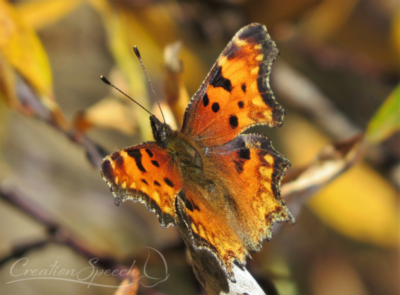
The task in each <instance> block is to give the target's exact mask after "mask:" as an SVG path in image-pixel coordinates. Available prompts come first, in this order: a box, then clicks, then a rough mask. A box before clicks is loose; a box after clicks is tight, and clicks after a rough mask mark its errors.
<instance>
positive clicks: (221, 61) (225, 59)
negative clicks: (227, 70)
mask: <svg viewBox="0 0 400 295" xmlns="http://www.w3.org/2000/svg"><path fill="white" fill-rule="evenodd" d="M227 60H228V58H227V57H226V56H223V57H221V59H220V60H219V61H218V65H219V66H221V67H222V66H223V65H225V64H226V61H227Z"/></svg>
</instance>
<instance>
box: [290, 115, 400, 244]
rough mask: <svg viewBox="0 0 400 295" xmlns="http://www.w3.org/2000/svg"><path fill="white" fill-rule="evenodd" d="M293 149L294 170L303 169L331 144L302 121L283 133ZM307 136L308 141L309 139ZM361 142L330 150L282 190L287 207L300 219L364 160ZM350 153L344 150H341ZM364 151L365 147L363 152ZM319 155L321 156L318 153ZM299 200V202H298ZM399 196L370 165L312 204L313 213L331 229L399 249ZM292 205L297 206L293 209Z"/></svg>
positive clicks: (362, 166) (359, 168) (292, 123)
mask: <svg viewBox="0 0 400 295" xmlns="http://www.w3.org/2000/svg"><path fill="white" fill-rule="evenodd" d="M282 131H283V133H284V135H285V136H284V139H285V140H287V141H288V142H291V143H293V142H295V143H296V144H295V145H293V144H288V145H287V150H286V152H285V154H286V155H287V156H288V157H289V159H290V160H291V161H292V163H293V164H294V165H296V163H302V164H304V159H307V158H309V157H310V155H311V154H312V153H313V151H315V149H316V148H318V149H319V147H320V146H322V145H324V143H325V142H326V141H327V140H328V139H327V138H326V137H325V136H323V135H322V134H321V133H320V132H318V131H317V130H316V129H315V128H314V127H313V126H312V125H311V124H310V123H307V122H306V121H305V120H304V119H301V118H299V117H297V118H296V117H293V116H291V118H290V119H289V118H288V120H286V122H285V128H283V129H282ZM305 134H306V136H305ZM360 143H361V142H360V141H358V140H357V138H354V139H353V141H349V142H348V143H347V144H345V145H342V144H341V145H337V144H336V145H333V146H331V147H329V146H328V149H325V150H326V151H329V150H331V152H328V153H327V152H322V153H319V156H318V157H317V160H315V161H314V162H313V163H312V164H311V165H310V166H308V167H307V168H305V169H303V170H300V172H299V173H298V174H299V176H297V178H296V175H295V176H294V177H293V178H294V179H295V180H292V181H290V182H288V183H286V184H284V185H283V186H282V194H283V195H284V196H285V199H287V200H288V206H289V208H291V210H292V211H293V212H294V214H296V213H298V212H299V210H300V204H301V203H302V202H304V201H305V199H307V198H308V197H310V195H312V194H314V193H316V191H317V190H319V189H321V188H322V186H323V185H324V184H326V183H328V182H329V181H330V180H332V179H333V178H334V177H336V176H338V175H339V174H340V173H343V171H345V170H346V169H348V168H349V167H350V165H352V164H354V162H355V161H356V160H357V159H358V157H360V156H361V155H362V154H359V151H360V150H359V148H357V145H360ZM341 146H342V147H346V148H345V149H343V148H339V149H338V147H341ZM360 147H361V146H360ZM314 154H316V153H314ZM297 198H298V200H296V199H297ZM396 200H397V193H396V190H395V189H394V188H393V186H392V185H391V184H390V183H389V182H387V181H386V180H385V179H384V178H383V177H382V176H381V175H379V174H378V173H377V172H375V171H374V170H373V169H372V168H371V167H369V166H368V165H367V164H365V163H361V164H359V165H357V166H355V167H354V168H352V169H351V170H350V171H348V172H347V173H346V174H344V175H341V177H339V178H338V179H337V180H335V181H334V182H332V183H331V184H329V185H328V186H326V187H325V188H324V189H323V190H322V191H321V192H320V193H318V194H317V195H315V196H313V198H312V199H310V201H309V202H308V205H309V206H310V208H311V209H312V211H313V212H314V213H315V214H316V215H317V216H318V217H319V218H320V219H321V220H322V221H323V222H324V223H325V224H326V225H328V226H329V227H331V228H333V229H335V230H336V231H338V232H339V233H341V234H343V235H345V236H347V237H349V238H352V239H355V240H358V241H362V242H367V243H372V244H375V245H379V246H394V245H397V244H398V241H399V231H398V223H399V214H398V209H397V208H398V207H397V205H396ZM291 203H292V204H291Z"/></svg>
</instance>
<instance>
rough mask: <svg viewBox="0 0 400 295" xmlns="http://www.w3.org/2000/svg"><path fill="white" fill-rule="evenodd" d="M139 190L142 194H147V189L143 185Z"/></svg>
mask: <svg viewBox="0 0 400 295" xmlns="http://www.w3.org/2000/svg"><path fill="white" fill-rule="evenodd" d="M140 190H141V191H142V192H144V193H145V194H147V193H148V192H149V190H148V189H147V187H145V186H144V185H143V186H142V187H141V188H140Z"/></svg>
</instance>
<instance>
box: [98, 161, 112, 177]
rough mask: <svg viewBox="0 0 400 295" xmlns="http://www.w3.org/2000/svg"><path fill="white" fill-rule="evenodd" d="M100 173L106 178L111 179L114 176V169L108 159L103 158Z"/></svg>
mask: <svg viewBox="0 0 400 295" xmlns="http://www.w3.org/2000/svg"><path fill="white" fill-rule="evenodd" d="M101 173H102V174H103V175H104V176H105V178H107V179H113V178H114V171H113V168H112V166H111V162H110V160H105V161H104V162H103V163H102V164H101Z"/></svg>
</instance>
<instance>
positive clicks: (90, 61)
mask: <svg viewBox="0 0 400 295" xmlns="http://www.w3.org/2000/svg"><path fill="white" fill-rule="evenodd" d="M252 22H259V23H263V24H265V25H266V26H267V28H268V31H269V33H270V35H271V37H272V39H273V40H275V41H276V43H277V46H278V48H279V50H280V52H281V54H280V56H279V57H278V59H277V61H276V62H275V63H274V66H273V68H272V74H271V83H272V89H273V91H274V93H275V96H276V98H277V100H278V102H279V103H280V104H281V105H282V106H283V107H284V108H285V110H286V118H285V121H284V126H283V127H282V128H279V129H276V130H272V129H269V128H267V127H265V128H264V127H262V128H261V127H258V128H255V129H252V130H250V131H249V132H262V133H265V134H267V135H268V137H270V138H271V139H272V140H273V144H274V147H275V148H276V149H277V150H278V151H280V152H281V153H283V154H284V155H286V157H288V158H289V159H290V161H291V163H292V168H291V169H292V170H291V171H292V172H293V171H294V172H295V171H302V170H301V169H303V168H304V167H308V166H307V165H311V163H315V162H313V159H315V157H316V155H318V153H319V151H320V150H321V149H322V148H324V147H325V146H327V145H328V144H330V143H332V142H337V141H340V140H347V139H349V138H352V137H353V136H355V135H357V134H359V133H362V132H367V133H366V134H367V135H366V144H365V148H364V151H363V153H362V156H360V157H359V158H358V161H354V163H353V162H351V163H346V165H347V166H346V167H347V168H349V169H348V171H346V172H345V173H339V174H341V175H339V176H338V177H337V178H336V179H335V180H333V178H334V176H337V175H334V176H333V175H331V177H330V179H329V180H332V181H327V182H329V183H322V184H321V185H320V186H318V187H317V189H315V190H314V191H313V193H312V194H310V195H309V196H308V197H307V198H305V199H304V200H303V201H302V203H301V210H300V209H299V212H298V213H296V214H297V216H296V219H297V223H296V224H295V225H294V226H291V225H285V226H284V227H283V228H282V229H281V230H279V232H278V233H277V234H276V235H275V237H274V238H273V240H272V241H271V242H264V244H263V249H262V251H261V252H259V253H254V254H253V255H252V257H253V260H252V261H248V269H249V271H250V272H251V273H252V274H253V276H254V277H255V279H256V280H257V282H258V283H259V284H260V286H261V287H262V288H263V289H264V290H265V292H266V293H267V294H268V295H271V294H280V295H300V294H315V295H336V294H342V295H347V294H348V295H373V294H376V295H378V294H379V295H382V294H385V295H392V294H393V295H395V294H399V292H400V287H399V251H398V245H399V189H400V135H399V132H398V130H399V124H400V123H399V120H400V119H399V118H400V103H399V102H400V88H399V86H398V85H399V81H400V79H399V77H400V3H399V1H398V0H297V1H290V0H280V1H277V0H265V1H261V0H219V1H212V0H207V1H190V0H188V1H151V0H124V1H122V0H121V1H118V0H109V1H107V0H86V1H85V0H35V1H34V0H32V1H6V0H0V122H1V123H0V150H1V156H0V188H1V190H0V196H1V198H0V241H1V242H0V291H1V292H0V293H1V294H54V293H57V294H87V295H89V294H114V293H115V292H116V289H115V288H114V289H113V288H105V287H96V286H90V288H88V286H87V285H84V284H79V283H73V282H67V281H60V280H27V281H22V282H16V283H11V284H7V282H10V281H12V280H14V279H15V277H13V275H12V274H10V268H11V267H12V265H13V264H14V263H15V262H16V261H17V260H18V259H19V258H21V257H27V258H28V259H29V263H28V264H27V265H26V266H24V267H23V266H22V264H20V265H19V268H18V269H16V272H17V273H22V272H23V271H24V270H25V269H28V268H29V269H39V270H41V269H51V265H52V264H54V263H55V261H57V264H58V265H61V266H60V269H61V268H65V269H75V270H81V269H84V268H85V267H88V266H89V265H88V261H89V259H90V258H92V257H99V258H100V260H99V263H98V264H97V266H98V267H99V269H102V268H103V269H108V268H111V269H114V268H116V267H124V266H127V267H128V268H129V267H130V266H131V264H132V263H133V261H136V266H137V267H138V270H139V271H140V273H141V274H142V273H143V267H144V265H145V263H146V259H147V255H148V250H147V248H146V247H152V248H154V249H157V250H158V251H160V252H161V253H162V255H163V256H164V257H165V259H166V263H167V265H168V273H169V274H170V275H169V277H168V279H167V280H166V281H165V282H162V283H160V284H158V285H157V286H155V287H153V288H145V287H143V286H142V285H139V290H138V294H206V293H205V291H204V289H203V288H202V286H201V285H200V284H199V283H198V282H197V280H196V278H195V276H194V274H193V271H192V269H191V266H190V260H189V259H188V256H187V253H186V250H185V246H184V243H183V242H182V240H181V237H180V235H179V233H178V231H177V230H176V229H175V228H168V229H162V228H161V227H160V225H159V223H158V220H157V218H156V216H155V215H154V214H153V213H150V212H148V211H147V210H146V209H145V207H144V206H143V205H142V204H139V203H133V202H126V203H124V204H122V205H121V206H119V207H117V206H115V205H114V201H113V198H112V195H111V193H110V191H109V188H108V186H107V185H106V183H105V182H104V181H103V180H102V178H101V177H100V172H99V164H100V161H101V159H102V157H103V156H104V155H106V154H108V153H111V152H113V151H116V150H118V149H122V148H125V147H127V146H130V145H134V144H138V143H140V142H142V141H144V140H152V134H151V129H150V124H149V119H148V114H146V113H145V112H144V111H143V110H142V109H140V108H139V107H137V106H136V105H135V104H133V103H131V102H130V101H129V100H127V99H126V98H123V97H122V96H120V95H118V94H117V93H116V92H115V91H114V90H112V89H111V88H110V87H109V86H107V85H105V84H104V83H102V82H101V81H100V80H99V76H100V75H105V76H107V77H108V78H109V80H110V81H112V82H113V83H114V84H116V85H117V86H118V87H120V88H121V89H122V90H124V91H125V92H126V93H128V94H129V95H131V96H132V97H133V98H134V99H135V100H137V101H138V102H140V103H141V104H143V105H144V106H145V107H147V108H148V109H150V110H152V111H153V112H154V113H156V114H157V112H158V110H157V109H156V107H155V103H154V102H155V100H154V95H153V94H152V93H151V91H149V89H148V84H147V81H146V78H145V76H144V74H143V72H142V70H141V68H140V64H139V63H138V62H137V60H136V58H135V56H134V54H133V51H132V46H133V45H137V46H138V48H139V49H140V52H141V55H142V58H143V62H144V64H145V66H146V68H147V71H148V74H149V76H150V78H151V80H152V83H153V85H154V88H155V92H156V93H157V96H158V97H159V98H160V100H161V103H162V107H163V110H164V112H165V114H166V117H167V120H168V122H169V123H170V124H171V125H172V126H174V127H175V128H178V127H179V126H180V124H181V120H182V116H183V112H184V109H185V108H186V105H187V103H188V101H189V99H190V97H191V96H192V95H193V93H194V92H195V91H196V90H197V88H198V87H199V86H200V84H201V83H202V81H203V79H204V78H205V77H206V75H207V72H208V70H209V69H210V68H211V66H212V65H213V63H214V62H215V60H216V59H217V57H218V56H219V54H220V53H221V51H222V50H223V49H224V47H225V46H226V44H227V43H228V42H229V40H230V39H231V38H232V37H233V35H234V34H235V33H236V32H237V31H238V30H239V29H240V28H241V27H243V26H245V25H247V24H250V23H252ZM353 164H354V165H353ZM350 166H352V167H350ZM342 170H343V171H344V170H345V169H342ZM343 171H341V172H343ZM289 172H290V171H289ZM294 174H295V173H294ZM287 181H289V180H287ZM147 273H148V274H149V275H150V276H153V277H163V276H165V266H164V263H163V260H162V259H161V258H160V256H157V255H153V254H151V256H150V260H149V261H148V265H147ZM146 280H147V282H148V284H149V285H150V284H151V282H149V281H151V280H150V279H148V278H144V279H143V281H146ZM94 282H95V283H98V284H107V285H112V286H118V285H119V284H120V283H121V278H119V277H113V276H108V277H107V276H99V277H97V278H95V279H94ZM153 283H154V282H153ZM132 294H135V293H132Z"/></svg>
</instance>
